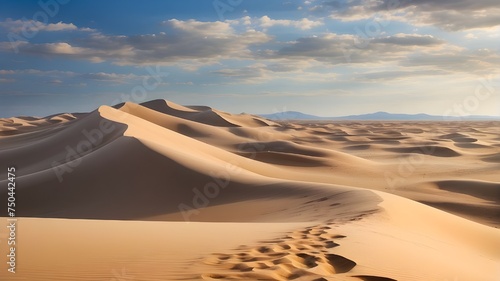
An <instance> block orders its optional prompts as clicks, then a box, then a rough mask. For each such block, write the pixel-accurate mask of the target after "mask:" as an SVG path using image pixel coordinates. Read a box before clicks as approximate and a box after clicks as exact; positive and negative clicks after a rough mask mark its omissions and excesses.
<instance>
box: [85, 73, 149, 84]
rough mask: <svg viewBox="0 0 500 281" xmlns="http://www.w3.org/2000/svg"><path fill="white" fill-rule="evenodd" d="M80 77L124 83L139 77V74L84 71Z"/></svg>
mask: <svg viewBox="0 0 500 281" xmlns="http://www.w3.org/2000/svg"><path fill="white" fill-rule="evenodd" d="M80 77H82V78H84V79H88V80H97V81H105V82H117V83H126V82H128V81H130V80H134V79H138V78H141V76H138V75H135V74H117V73H105V72H98V73H85V74H81V75H80Z"/></svg>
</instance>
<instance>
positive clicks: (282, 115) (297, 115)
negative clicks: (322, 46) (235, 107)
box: [259, 111, 500, 121]
mask: <svg viewBox="0 0 500 281" xmlns="http://www.w3.org/2000/svg"><path fill="white" fill-rule="evenodd" d="M259 116H262V117H264V118H267V119H271V120H393V121H396V120H401V121H405V120H406V121H409V120H414V121H459V120H464V121H466V120H467V121H469V120H500V117H498V116H497V117H495V116H482V115H469V116H463V117H451V116H438V115H429V114H423V113H420V114H394V113H388V112H383V111H379V112H375V113H369V114H361V115H348V116H340V117H321V116H315V115H310V114H305V113H302V112H298V111H284V112H279V113H273V114H259Z"/></svg>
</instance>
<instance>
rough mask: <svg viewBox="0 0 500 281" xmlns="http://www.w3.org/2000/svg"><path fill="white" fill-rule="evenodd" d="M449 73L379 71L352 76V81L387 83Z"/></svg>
mask: <svg viewBox="0 0 500 281" xmlns="http://www.w3.org/2000/svg"><path fill="white" fill-rule="evenodd" d="M448 74H450V72H449V71H444V70H432V69H425V70H405V69H400V68H399V70H390V71H377V72H367V73H363V74H356V75H353V76H352V80H354V81H357V82H377V83H379V82H385V81H391V82H392V81H394V80H404V79H414V78H415V77H421V76H436V75H448Z"/></svg>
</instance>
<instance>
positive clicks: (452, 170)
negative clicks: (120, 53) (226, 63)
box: [0, 100, 500, 281]
mask: <svg viewBox="0 0 500 281" xmlns="http://www.w3.org/2000/svg"><path fill="white" fill-rule="evenodd" d="M499 128H500V121H474V122H472V121H467V122H466V121H442V122H409V121H399V122H396V121H392V122H389V121H378V122H376V121H357V122H354V121H338V122H332V121H293V120H279V121H271V120H267V119H264V118H262V117H259V116H254V115H249V114H230V113H226V112H222V111H219V110H216V109H212V108H210V107H206V106H181V105H177V104H174V103H172V102H170V101H165V100H154V101H150V102H146V103H143V104H134V103H128V102H127V103H124V104H119V105H116V106H113V107H110V106H101V107H99V108H98V109H97V110H95V111H93V112H90V113H85V114H82V113H80V114H60V115H54V116H48V117H45V118H36V117H15V118H4V119H0V159H2V160H1V162H2V165H3V166H2V169H3V170H5V169H6V167H7V166H15V167H16V177H17V179H16V186H17V188H16V205H17V206H16V216H17V217H18V218H17V245H18V246H17V252H16V261H17V266H16V274H15V275H12V274H9V273H8V272H7V270H4V269H2V270H0V279H1V280H29V281H32V280H33V281H34V280H36V281H45V280H47V281H49V280H50V281H55V280H110V281H111V280H119V281H123V280H137V281H139V280H144V281H146V280H148V281H152V280H280V281H284V280H296V281H313V280H314V281H325V280H364V281H391V280H400V281H405V280H439V281H465V280H470V281H490V280H491V281H495V280H496V281H498V280H500V229H499V227H500V173H499V172H500V129H499ZM1 176H2V177H1V178H0V186H1V189H0V193H1V197H2V198H6V197H7V189H6V187H7V182H8V180H7V178H6V177H7V176H6V174H5V173H4V171H2V173H1ZM6 211H7V210H6V208H3V207H2V208H1V211H0V216H1V217H7V216H8V215H7V213H6ZM3 219H4V220H6V218H3ZM8 235H9V234H8V229H7V228H6V227H2V228H0V241H1V243H0V252H1V253H2V255H1V258H0V261H1V264H2V265H3V266H4V267H6V264H7V262H8V257H7V256H6V254H4V253H7V251H8V249H7V243H6V242H5V240H6V239H7V238H8ZM6 278H7V279H6Z"/></svg>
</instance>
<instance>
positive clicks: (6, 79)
mask: <svg viewBox="0 0 500 281" xmlns="http://www.w3.org/2000/svg"><path fill="white" fill-rule="evenodd" d="M13 82H16V79H12V78H0V83H13Z"/></svg>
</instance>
